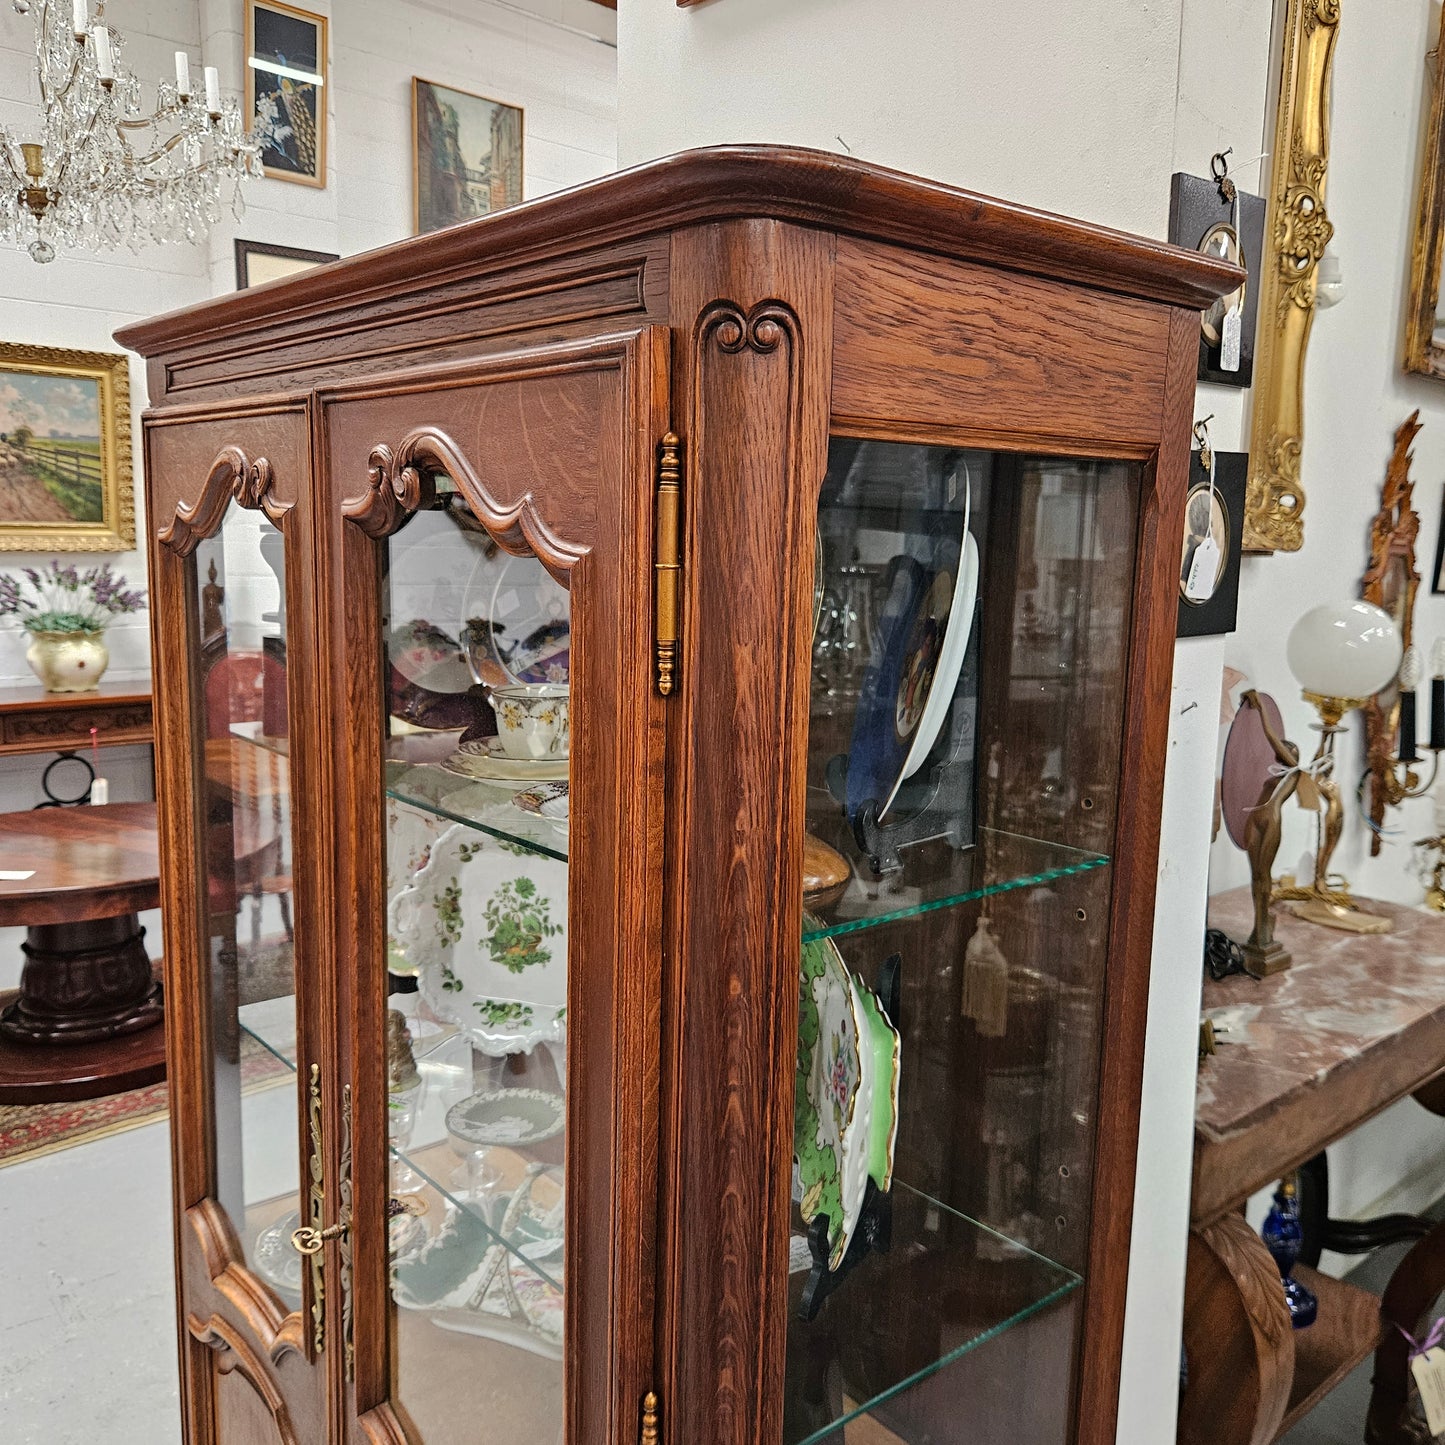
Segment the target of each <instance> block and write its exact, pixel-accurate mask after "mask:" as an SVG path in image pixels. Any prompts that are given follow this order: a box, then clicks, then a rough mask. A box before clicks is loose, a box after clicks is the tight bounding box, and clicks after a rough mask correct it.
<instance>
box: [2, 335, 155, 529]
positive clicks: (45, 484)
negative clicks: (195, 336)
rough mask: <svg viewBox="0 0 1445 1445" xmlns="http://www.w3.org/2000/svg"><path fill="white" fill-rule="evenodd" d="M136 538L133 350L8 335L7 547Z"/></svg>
mask: <svg viewBox="0 0 1445 1445" xmlns="http://www.w3.org/2000/svg"><path fill="white" fill-rule="evenodd" d="M134 546H135V485H134V477H133V474H132V471H131V446H130V362H129V360H128V358H127V357H125V356H124V355H121V354H119V353H115V352H109V351H69V350H64V349H62V348H59V347H54V346H22V345H18V344H12V343H6V342H0V552H128V551H130V550H131V549H132V548H133V547H134Z"/></svg>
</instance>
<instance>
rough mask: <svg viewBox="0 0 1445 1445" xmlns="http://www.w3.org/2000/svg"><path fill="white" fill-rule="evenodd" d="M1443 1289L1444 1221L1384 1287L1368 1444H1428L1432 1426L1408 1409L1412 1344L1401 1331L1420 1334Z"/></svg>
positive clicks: (1367, 1424)
mask: <svg viewBox="0 0 1445 1445" xmlns="http://www.w3.org/2000/svg"><path fill="white" fill-rule="evenodd" d="M1441 1290H1445V1224H1437V1225H1436V1226H1435V1228H1434V1229H1432V1230H1431V1231H1430V1233H1429V1234H1427V1235H1426V1236H1425V1237H1424V1239H1421V1240H1419V1241H1418V1242H1417V1243H1416V1244H1415V1245H1414V1247H1413V1248H1412V1249H1411V1250H1410V1252H1409V1254H1407V1255H1406V1256H1405V1257H1404V1259H1402V1260H1401V1261H1400V1263H1399V1264H1398V1265H1397V1266H1396V1267H1395V1272H1394V1274H1392V1275H1391V1276H1390V1283H1389V1284H1388V1285H1386V1286H1385V1295H1384V1299H1383V1300H1382V1301H1381V1306H1380V1313H1381V1314H1382V1315H1383V1316H1384V1318H1385V1331H1384V1334H1383V1336H1382V1337H1381V1339H1380V1346H1379V1348H1378V1349H1377V1350H1376V1351H1375V1378H1374V1387H1375V1388H1374V1390H1373V1392H1372V1393H1371V1395H1370V1413H1369V1417H1368V1420H1367V1422H1366V1425H1365V1440H1366V1442H1367V1445H1429V1441H1430V1439H1431V1435H1430V1432H1429V1430H1428V1429H1427V1428H1426V1426H1425V1424H1424V1422H1423V1421H1420V1420H1417V1419H1416V1418H1415V1417H1414V1416H1413V1415H1412V1414H1411V1413H1410V1346H1409V1344H1408V1343H1407V1342H1406V1340H1405V1336H1404V1335H1402V1334H1401V1333H1400V1330H1401V1329H1405V1330H1408V1331H1409V1332H1410V1333H1411V1334H1412V1335H1414V1336H1416V1337H1417V1338H1418V1336H1419V1333H1420V1330H1421V1328H1422V1325H1421V1320H1422V1319H1423V1318H1424V1317H1425V1316H1426V1314H1427V1312H1428V1311H1429V1310H1430V1309H1431V1308H1432V1306H1433V1305H1434V1303H1435V1300H1436V1298H1437V1297H1438V1296H1439V1294H1440V1292H1441ZM1396 1326H1399V1328H1396Z"/></svg>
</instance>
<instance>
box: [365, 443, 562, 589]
mask: <svg viewBox="0 0 1445 1445" xmlns="http://www.w3.org/2000/svg"><path fill="white" fill-rule="evenodd" d="M438 471H440V472H445V473H446V474H447V475H448V476H449V477H451V479H452V480H453V481H454V482H455V483H456V485H457V490H458V491H459V492H460V493H461V495H462V497H463V498H464V499H465V500H466V501H467V503H468V504H469V505H470V507H471V509H472V511H473V512H475V513H476V516H477V520H478V521H480V522H481V524H482V525H483V526H484V527H485V528H486V529H487V531H488V532H490V533H491V535H492V536H493V537H494V538H495V539H496V541H497V542H498V544H499V545H500V546H502V547H504V548H505V549H506V550H507V551H508V552H515V553H517V554H519V555H525V554H527V553H531V554H534V555H535V556H536V558H537V560H538V561H539V562H541V564H542V565H543V566H544V567H545V568H546V569H547V570H548V571H549V572H550V573H551V574H552V575H553V576H554V577H555V578H557V580H558V581H559V582H561V583H562V584H563V585H564V586H566V585H567V579H568V573H569V572H570V571H571V569H572V568H573V567H574V566H575V565H576V563H577V561H578V560H579V558H581V557H582V556H584V555H585V554H586V551H587V548H585V547H580V546H577V545H576V544H574V543H571V542H565V541H563V540H562V538H560V537H559V536H557V534H556V533H555V532H553V531H552V529H551V528H550V527H549V526H548V525H547V523H546V522H545V521H544V520H543V519H542V514H541V513H540V512H539V511H538V509H537V506H536V503H535V502H534V500H533V498H532V494H531V492H530V491H529V492H524V493H523V494H522V496H521V497H519V498H518V499H517V501H515V502H513V503H512V504H511V505H510V506H506V505H503V504H502V503H501V502H499V501H498V500H497V499H496V497H495V496H493V495H492V492H491V490H490V489H489V488H488V486H487V485H486V483H485V482H483V480H482V478H481V476H480V475H479V474H478V472H477V469H476V468H475V467H474V466H473V465H472V463H471V461H470V460H469V459H468V457H467V455H466V453H465V452H464V451H463V450H462V448H461V447H460V446H459V445H458V444H457V443H456V442H455V441H453V440H452V438H451V437H450V436H448V435H447V433H446V432H444V431H442V430H441V429H440V428H438V427H418V428H417V429H416V430H415V431H411V432H408V433H407V434H406V436H405V437H403V438H402V440H401V443H400V444H399V445H398V446H396V447H394V448H393V447H391V446H389V445H387V444H386V443H384V442H383V443H381V444H379V445H377V446H375V447H373V448H372V452H371V459H370V469H369V473H370V474H369V479H368V483H367V489H366V490H365V491H364V492H362V493H360V494H359V495H357V496H355V497H350V498H348V499H347V500H346V501H345V502H344V503H342V507H341V513H342V515H343V516H344V517H345V518H346V519H347V521H349V522H355V523H356V525H357V526H358V527H360V528H361V530H362V531H363V532H365V533H366V535H367V536H368V537H389V536H391V534H392V533H393V532H396V531H397V530H398V529H399V528H401V527H403V526H405V524H406V523H407V522H408V521H410V519H411V517H412V515H413V514H414V513H416V512H418V511H420V510H421V509H422V508H424V507H427V506H430V505H431V503H432V501H433V499H434V498H435V495H436V488H435V483H434V481H433V479H432V473H433V472H438Z"/></svg>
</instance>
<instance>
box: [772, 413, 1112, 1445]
mask: <svg viewBox="0 0 1445 1445" xmlns="http://www.w3.org/2000/svg"><path fill="white" fill-rule="evenodd" d="M1139 485H1140V473H1139V468H1138V466H1137V465H1136V464H1133V463H1118V462H1108V461H1092V460H1070V459H1055V458H1036V457H1028V456H1020V455H1017V454H1011V453H990V452H982V451H971V450H961V449H958V448H952V447H943V446H928V445H917V444H901V443H892V442H878V441H871V440H860V439H856V438H850V437H842V436H838V437H834V438H833V439H832V442H831V445H830V450H829V468H828V475H827V479H826V481H825V483H824V487H823V491H822V496H821V500H820V505H819V512H818V522H817V543H818V566H817V572H816V577H815V595H814V602H815V605H814V635H813V677H812V692H811V706H810V720H809V757H808V811H807V821H808V833H807V838H806V843H805V854H804V860H803V872H804V879H805V895H804V933H803V940H802V945H801V970H800V980H799V981H800V993H799V1015H800V1027H799V1046H798V1066H797V1075H796V1079H795V1089H794V1106H795V1141H794V1143H795V1158H794V1190H793V1196H794V1217H793V1240H792V1255H791V1260H790V1291H789V1297H790V1302H791V1305H792V1315H791V1323H790V1331H789V1339H788V1355H787V1387H786V1397H785V1411H784V1414H785V1426H784V1442H785V1445H803V1442H806V1445H818V1442H822V1441H825V1440H828V1441H842V1440H843V1439H844V1438H845V1427H846V1425H847V1422H848V1421H850V1420H855V1419H856V1420H860V1422H861V1420H862V1419H863V1417H866V1418H867V1420H868V1421H869V1422H870V1423H869V1424H868V1425H867V1426H864V1425H862V1424H861V1423H860V1425H859V1427H858V1428H882V1429H884V1430H886V1431H888V1432H891V1433H889V1434H886V1435H884V1436H881V1437H880V1438H887V1439H890V1440H898V1441H903V1442H913V1441H917V1442H923V1441H928V1440H933V1439H937V1438H940V1437H939V1436H938V1435H937V1433H936V1431H937V1430H938V1428H939V1422H940V1421H942V1420H949V1421H950V1422H951V1423H950V1426H949V1428H957V1429H962V1430H965V1431H969V1430H971V1429H972V1428H973V1427H975V1426H977V1427H979V1428H982V1427H983V1426H985V1425H986V1424H988V1423H989V1421H991V1420H994V1416H993V1415H991V1414H990V1413H989V1412H990V1410H991V1409H993V1406H991V1405H990V1404H989V1403H988V1397H989V1396H990V1390H991V1391H992V1393H993V1394H998V1395H999V1400H998V1401H996V1402H995V1404H998V1405H1003V1406H1006V1404H1007V1401H1008V1400H1009V1399H1013V1400H1014V1401H1015V1403H1017V1400H1018V1397H1019V1396H1020V1394H1022V1393H1027V1394H1028V1395H1029V1398H1030V1401H1031V1404H1030V1409H1031V1410H1033V1411H1034V1415H1035V1416H1036V1417H1037V1423H1038V1425H1039V1431H1040V1432H1041V1433H1038V1438H1039V1439H1041V1440H1043V1439H1055V1438H1058V1439H1060V1440H1062V1439H1064V1438H1066V1436H1067V1420H1068V1416H1069V1413H1070V1408H1071V1405H1070V1402H1071V1398H1072V1388H1073V1370H1074V1360H1075V1358H1076V1353H1077V1346H1078V1335H1079V1319H1078V1298H1079V1296H1078V1294H1077V1290H1078V1286H1079V1285H1080V1284H1081V1283H1082V1279H1083V1274H1084V1270H1085V1261H1086V1256H1087V1245H1088V1237H1089V1199H1090V1193H1091V1184H1092V1140H1093V1130H1094V1126H1095V1122H1096V1120H1095V1102H1096V1099H1095V1095H1096V1082H1097V1074H1098V1063H1099V1028H1100V1016H1101V1007H1102V1001H1103V982H1104V971H1105V967H1106V962H1107V944H1108V936H1107V919H1108V907H1109V897H1110V889H1111V886H1112V883H1111V868H1110V866H1109V863H1110V860H1109V856H1108V851H1109V848H1110V846H1111V844H1112V839H1113V833H1114V817H1115V810H1116V803H1117V797H1118V787H1119V766H1120V748H1121V744H1122V727H1123V694H1124V674H1125V665H1126V661H1127V647H1128V631H1129V608H1130V600H1131V597H1132V587H1133V575H1134V548H1135V537H1136V506H1137V497H1138V489H1139ZM1010 1340H1013V1341H1015V1345H1014V1346H1011V1345H1010V1343H1009V1342H1010ZM985 1361H987V1362H988V1363H987V1367H986V1368H985V1367H984V1362H985ZM1030 1361H1032V1363H1030ZM1014 1362H1017V1363H1014ZM981 1380H989V1381H992V1382H993V1384H992V1386H991V1387H990V1390H980V1388H979V1384H978V1382H979V1381H981ZM1000 1383H1005V1384H1006V1385H1007V1388H1005V1389H1003V1390H1001V1391H1000V1390H999V1388H998V1386H999V1385H1000ZM970 1412H972V1413H970ZM1006 1421H1007V1416H1001V1417H999V1419H998V1420H997V1421H995V1423H1004V1422H1006ZM847 1438H849V1439H851V1438H852V1435H851V1434H848V1435H847ZM860 1438H862V1437H860ZM870 1438H871V1437H870ZM1030 1438H1033V1437H1032V1436H1031V1437H1030Z"/></svg>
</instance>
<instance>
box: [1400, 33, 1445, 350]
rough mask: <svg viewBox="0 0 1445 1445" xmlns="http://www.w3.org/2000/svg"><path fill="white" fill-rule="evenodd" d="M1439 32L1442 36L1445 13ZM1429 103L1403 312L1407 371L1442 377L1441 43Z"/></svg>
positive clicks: (1444, 127) (1444, 193)
mask: <svg viewBox="0 0 1445 1445" xmlns="http://www.w3.org/2000/svg"><path fill="white" fill-rule="evenodd" d="M1440 36H1441V37H1445V14H1442V16H1441V29H1440ZM1430 59H1431V65H1430V78H1431V86H1432V89H1431V92H1430V108H1429V112H1428V120H1427V122H1426V125H1425V132H1424V138H1423V140H1422V142H1421V151H1422V154H1421V158H1420V201H1419V207H1418V210H1417V212H1416V217H1415V247H1414V254H1413V256H1412V259H1411V265H1410V302H1409V308H1408V310H1407V312H1406V317H1405V370H1406V371H1414V372H1418V373H1420V375H1422V376H1440V377H1445V317H1442V316H1441V315H1440V314H1439V313H1440V267H1441V263H1442V260H1445V185H1442V174H1445V164H1442V162H1445V46H1442V45H1441V44H1440V39H1439V38H1437V39H1436V42H1435V49H1434V50H1433V51H1432V52H1431V56H1430Z"/></svg>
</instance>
